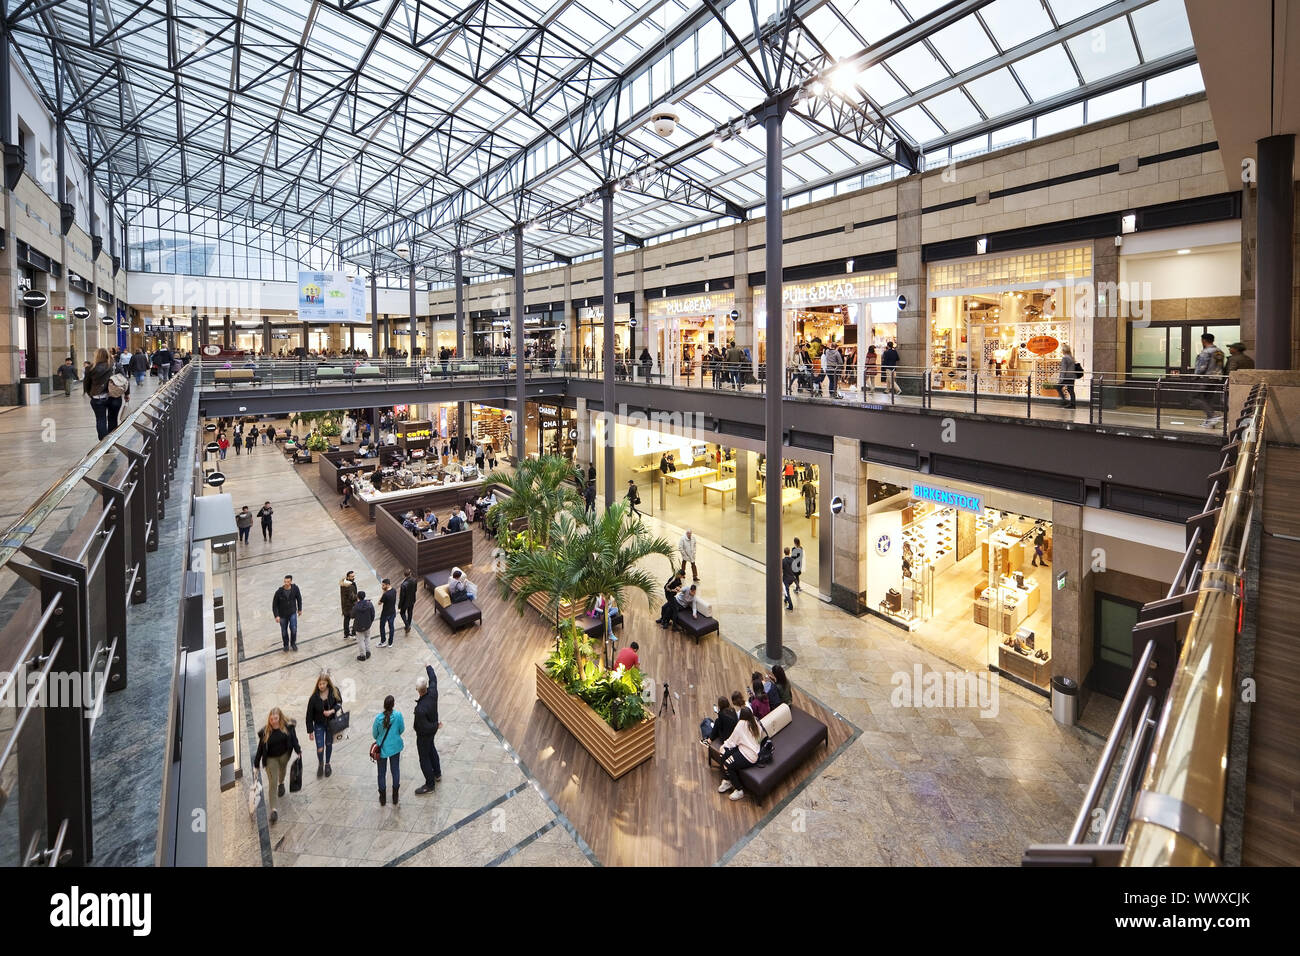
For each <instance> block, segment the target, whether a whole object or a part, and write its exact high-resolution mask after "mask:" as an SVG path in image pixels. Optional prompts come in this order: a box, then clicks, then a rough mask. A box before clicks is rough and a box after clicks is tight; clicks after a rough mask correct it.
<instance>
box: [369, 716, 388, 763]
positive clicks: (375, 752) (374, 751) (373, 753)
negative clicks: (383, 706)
mask: <svg viewBox="0 0 1300 956" xmlns="http://www.w3.org/2000/svg"><path fill="white" fill-rule="evenodd" d="M392 729H393V722H392V720H389V721H388V726H387V727H385V728H384V736H382V737H380V738H379V743H375V744H371V745H370V759H371V760H373V761H375V763H378V762H379V752H380V750H382V749H383V746H384V741H385V740H387V739H388V732H389V731H390V730H392Z"/></svg>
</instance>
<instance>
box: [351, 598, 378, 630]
mask: <svg viewBox="0 0 1300 956" xmlns="http://www.w3.org/2000/svg"><path fill="white" fill-rule="evenodd" d="M352 623H353V624H355V625H356V626H357V629H358V630H362V631H368V630H370V625H372V624H374V623H375V606H374V605H373V604H371V603H370V598H365V599H363V600H360V601H358V602H357V603H356V606H355V607H353V608H352Z"/></svg>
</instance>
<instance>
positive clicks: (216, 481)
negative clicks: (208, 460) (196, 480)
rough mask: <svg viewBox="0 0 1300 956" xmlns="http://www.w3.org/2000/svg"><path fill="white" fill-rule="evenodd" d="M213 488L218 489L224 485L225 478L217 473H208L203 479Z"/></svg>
mask: <svg viewBox="0 0 1300 956" xmlns="http://www.w3.org/2000/svg"><path fill="white" fill-rule="evenodd" d="M203 480H204V481H206V482H207V483H208V484H209V485H211V486H212V487H213V488H220V487H221V486H222V485H224V484H225V483H226V476H225V475H223V474H222V473H221V472H219V471H210V472H208V475H207V477H206V478H204V479H203Z"/></svg>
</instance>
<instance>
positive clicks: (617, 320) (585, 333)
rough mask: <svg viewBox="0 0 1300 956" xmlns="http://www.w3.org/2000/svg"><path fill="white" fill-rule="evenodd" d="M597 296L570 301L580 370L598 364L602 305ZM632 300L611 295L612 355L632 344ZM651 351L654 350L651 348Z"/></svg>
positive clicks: (602, 334)
mask: <svg viewBox="0 0 1300 956" xmlns="http://www.w3.org/2000/svg"><path fill="white" fill-rule="evenodd" d="M601 303H602V300H601V299H600V297H599V296H597V297H594V298H588V299H577V300H575V301H574V303H573V305H574V309H575V312H576V317H577V351H578V360H579V362H581V363H582V364H581V366H580V367H581V368H582V369H584V370H594V369H597V368H599V367H600V362H601V356H602V355H604V354H605V353H604V348H605V307H604V305H602V304H601ZM631 319H632V302H631V298H630V296H629V297H628V298H626V299H624V298H622V297H615V302H614V354H615V355H616V356H622V355H624V353H625V352H626V351H627V350H628V349H630V348H631V347H632V326H631ZM651 352H652V353H653V352H654V350H653V349H651Z"/></svg>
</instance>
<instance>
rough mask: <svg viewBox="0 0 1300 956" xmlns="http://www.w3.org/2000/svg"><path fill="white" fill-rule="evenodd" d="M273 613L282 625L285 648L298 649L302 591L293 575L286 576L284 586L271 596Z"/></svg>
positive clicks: (277, 622) (276, 620)
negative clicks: (295, 582) (294, 580)
mask: <svg viewBox="0 0 1300 956" xmlns="http://www.w3.org/2000/svg"><path fill="white" fill-rule="evenodd" d="M271 613H272V614H274V615H275V623H276V624H279V625H280V639H281V640H282V641H284V649H285V650H286V651H287V650H290V649H292V650H295V651H296V650H297V649H298V615H299V614H301V613H302V592H301V591H299V590H298V585H296V584H294V583H293V575H292V574H286V575H285V576H284V586H283V587H278V588H276V589H275V595H274V596H273V597H272V598H271Z"/></svg>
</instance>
